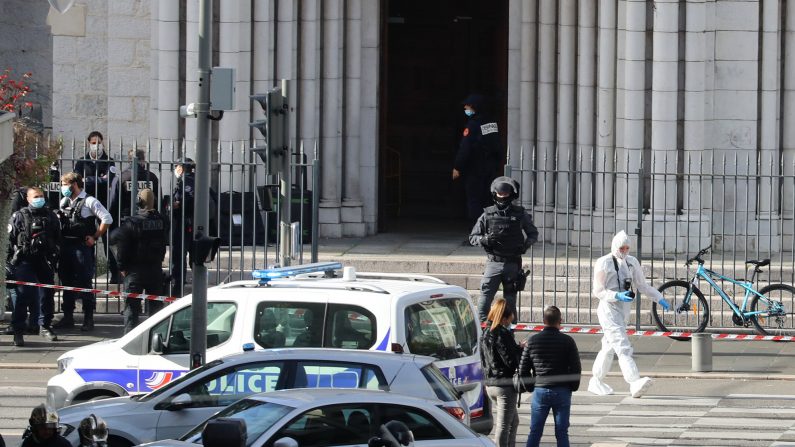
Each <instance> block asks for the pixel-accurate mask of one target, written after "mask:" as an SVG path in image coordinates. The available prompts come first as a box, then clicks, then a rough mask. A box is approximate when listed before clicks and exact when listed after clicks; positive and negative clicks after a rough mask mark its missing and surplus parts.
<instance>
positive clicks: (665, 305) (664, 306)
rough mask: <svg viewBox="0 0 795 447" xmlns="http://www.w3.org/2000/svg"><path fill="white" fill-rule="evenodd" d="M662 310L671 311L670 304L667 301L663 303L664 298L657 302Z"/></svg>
mask: <svg viewBox="0 0 795 447" xmlns="http://www.w3.org/2000/svg"><path fill="white" fill-rule="evenodd" d="M657 304H659V305H660V307H662V308H663V310H671V304H670V303H669V302H668V301H665V298H662V299H661V300H660V301H658V302H657Z"/></svg>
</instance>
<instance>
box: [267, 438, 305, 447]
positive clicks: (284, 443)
mask: <svg viewBox="0 0 795 447" xmlns="http://www.w3.org/2000/svg"><path fill="white" fill-rule="evenodd" d="M273 447H299V445H298V441H296V440H295V439H293V438H290V437H284V438H279V439H277V440H276V442H274V443H273Z"/></svg>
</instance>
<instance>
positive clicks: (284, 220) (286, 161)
mask: <svg viewBox="0 0 795 447" xmlns="http://www.w3.org/2000/svg"><path fill="white" fill-rule="evenodd" d="M287 87H288V81H287V80H286V79H282V85H281V90H282V92H281V94H282V96H284V97H285V98H288V100H289V99H290V98H289V97H288V96H287V92H288V90H287ZM286 104H287V103H286ZM288 111H289V107H287V108H285V109H284V110H283V112H284V114H285V116H284V120H282V123H283V126H284V128H283V129H282V135H284V152H283V153H282V157H281V164H282V166H281V178H280V179H279V195H280V196H281V197H279V216H280V217H281V219H280V221H279V258H280V261H281V266H282V267H287V266H288V265H290V263H291V261H292V254H293V253H292V246H293V243H292V242H293V241H292V238H293V237H294V236H295V235H292V234H291V231H290V224H291V223H292V216H291V215H290V214H291V208H292V203H291V202H292V191H291V190H290V188H291V186H292V183H293V181H292V166H290V162H291V161H292V158H293V154H292V144H290V114H289V113H288Z"/></svg>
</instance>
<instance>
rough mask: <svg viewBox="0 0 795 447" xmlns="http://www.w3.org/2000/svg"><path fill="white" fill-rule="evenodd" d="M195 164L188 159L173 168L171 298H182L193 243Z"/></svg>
mask: <svg viewBox="0 0 795 447" xmlns="http://www.w3.org/2000/svg"><path fill="white" fill-rule="evenodd" d="M194 166H195V164H194V163H193V160H191V159H190V158H186V159H185V161H183V162H181V163H179V164H177V165H176V166H175V167H174V177H175V178H176V185H175V186H174V193H173V194H172V195H171V260H172V261H171V277H172V279H173V285H172V288H171V296H182V295H183V292H184V285H185V275H186V266H185V265H186V262H185V257H186V256H187V255H188V251H189V249H190V246H191V243H192V241H193V203H194V200H193V195H194V177H193V169H194Z"/></svg>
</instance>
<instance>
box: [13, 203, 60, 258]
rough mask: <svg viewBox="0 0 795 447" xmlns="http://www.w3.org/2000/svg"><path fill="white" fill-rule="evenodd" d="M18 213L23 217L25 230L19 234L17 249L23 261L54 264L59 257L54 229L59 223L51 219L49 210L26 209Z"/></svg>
mask: <svg viewBox="0 0 795 447" xmlns="http://www.w3.org/2000/svg"><path fill="white" fill-rule="evenodd" d="M18 213H19V215H20V216H21V217H22V221H23V229H22V231H21V232H20V233H19V234H17V240H16V248H17V249H18V250H19V253H20V255H21V256H22V259H25V260H28V261H33V260H47V261H49V262H54V261H55V260H56V258H57V255H58V240H57V239H56V234H57V231H56V229H55V228H53V227H54V226H55V225H57V223H56V222H54V219H51V218H50V211H49V209H46V208H42V209H36V210H32V209H30V208H27V207H26V208H22V209H21V210H19V211H18Z"/></svg>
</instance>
